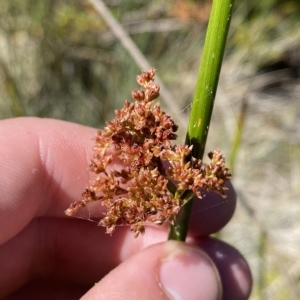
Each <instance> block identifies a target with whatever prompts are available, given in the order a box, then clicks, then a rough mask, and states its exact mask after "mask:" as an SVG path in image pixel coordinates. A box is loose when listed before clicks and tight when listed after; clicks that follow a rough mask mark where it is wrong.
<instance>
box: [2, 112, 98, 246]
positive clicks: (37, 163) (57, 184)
mask: <svg viewBox="0 0 300 300" xmlns="http://www.w3.org/2000/svg"><path fill="white" fill-rule="evenodd" d="M94 135H95V129H92V128H87V127H84V126H80V125H76V124H71V123H67V122H62V121H55V120H45V119H37V118H18V119H10V120H4V121H1V122H0V144H1V147H0V165H1V173H0V190H1V197H0V215H1V218H0V245H1V244H2V243H4V242H5V241H6V240H8V239H10V238H11V237H12V236H14V235H15V234H16V233H18V232H19V231H20V230H21V229H22V228H24V227H25V226H26V225H27V224H28V223H29V222H30V221H31V219H32V218H33V217H34V216H42V215H48V216H60V217H62V216H63V215H64V213H63V212H64V210H65V209H66V208H67V207H68V205H69V204H70V202H72V201H74V200H76V199H78V198H79V197H80V195H81V192H82V190H83V189H84V187H85V186H86V184H87V182H88V180H89V173H88V171H87V164H88V156H90V153H89V152H90V151H91V145H92V138H93V136H94ZM88 153H89V154H88Z"/></svg>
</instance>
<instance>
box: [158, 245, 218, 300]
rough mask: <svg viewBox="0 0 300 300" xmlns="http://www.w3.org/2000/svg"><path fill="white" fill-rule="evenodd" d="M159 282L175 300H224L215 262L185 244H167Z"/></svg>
mask: <svg viewBox="0 0 300 300" xmlns="http://www.w3.org/2000/svg"><path fill="white" fill-rule="evenodd" d="M166 252H167V255H166V257H165V258H164V259H163V260H162V261H161V266H160V270H159V280H160V284H161V287H162V289H163V290H164V291H165V293H166V294H167V295H168V296H169V298H170V299H172V300H201V299H205V300H218V299H221V285H220V277H219V274H218V272H217V269H216V268H215V266H214V264H213V263H212V261H211V259H210V258H209V257H208V256H207V254H205V253H204V252H202V251H200V250H199V249H197V248H194V247H191V246H188V245H186V244H184V243H181V242H174V241H169V242H168V243H166Z"/></svg>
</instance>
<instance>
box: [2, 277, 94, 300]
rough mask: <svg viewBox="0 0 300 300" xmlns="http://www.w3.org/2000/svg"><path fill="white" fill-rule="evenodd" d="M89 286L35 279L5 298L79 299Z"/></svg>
mask: <svg viewBox="0 0 300 300" xmlns="http://www.w3.org/2000/svg"><path fill="white" fill-rule="evenodd" d="M90 288H91V286H88V287H85V286H78V284H68V283H66V282H55V281H53V282H51V281H49V280H46V279H40V280H35V281H32V282H30V283H29V284H27V285H26V286H24V287H22V288H20V289H19V290H18V291H16V292H15V293H13V294H11V295H9V296H8V297H6V298H5V300H20V299H43V300H53V299H79V298H80V297H81V296H82V295H83V294H85V293H86V292H87V291H88V290H89V289H90Z"/></svg>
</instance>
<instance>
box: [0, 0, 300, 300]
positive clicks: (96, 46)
mask: <svg viewBox="0 0 300 300" xmlns="http://www.w3.org/2000/svg"><path fill="white" fill-rule="evenodd" d="M103 4H105V5H106V7H107V8H108V11H105V10H104V11H103V9H102V8H103ZM97 5H98V6H97ZM99 5H100V6H99ZM105 5H104V8H105ZM100 7H102V8H101V9H100ZM210 7H211V1H209V0H198V1H197V0H194V1H193V0H185V1H184V0H168V1H158V0H153V1H142V0H106V1H100V0H94V1H91V2H89V1H88V0H86V1H84V0H73V1H71V0H69V1H68V0H52V1H45V0H35V1H33V0H11V1H4V0H2V1H1V5H0V119H5V118H12V117H19V116H37V117H42V118H57V119H63V120H68V121H72V122H76V123H80V124H84V125H88V126H93V127H98V128H101V127H103V125H104V124H105V121H107V120H109V119H111V118H112V117H113V115H114V109H116V108H121V107H122V105H123V102H124V100H125V99H129V100H130V92H131V90H132V89H133V88H137V87H138V86H137V84H136V81H135V78H136V75H137V74H139V73H140V71H141V69H143V68H144V67H143V63H144V65H145V63H146V64H147V63H148V65H150V66H154V67H155V68H156V69H157V74H158V76H159V77H160V79H161V80H162V82H163V83H164V85H165V86H166V89H167V91H168V92H166V95H164V96H163V97H161V103H162V105H163V107H164V109H165V110H166V111H167V112H168V113H169V114H171V115H172V116H173V117H174V119H176V121H177V122H178V123H179V124H182V125H183V126H182V127H181V131H180V137H179V142H180V143H183V142H184V137H185V130H186V126H187V120H188V115H189V111H190V106H191V101H192V96H193V91H194V87H195V82H196V76H197V73H198V67H199V59H200V57H201V51H202V46H203V41H204V36H205V30H206V26H207V21H208V18H209V12H210ZM117 30H119V33H120V32H121V33H120V34H119V36H116V34H115V32H116V31H117ZM120 30H121V31H120ZM126 33H128V34H129V36H130V38H131V42H132V44H131V46H130V47H128V46H127V48H126V47H124V39H125V40H126V37H128V36H127V34H126ZM132 45H133V46H134V47H136V48H134V47H133V48H132ZM136 49H137V50H138V51H140V52H141V53H143V55H144V56H145V57H144V58H143V59H144V60H142V62H141V59H139V52H136ZM299 100H300V2H299V1H298V0H244V1H236V4H235V8H234V14H233V18H232V23H231V28H230V32H229V37H228V44H227V48H226V53H225V57H224V64H223V67H222V74H221V77H220V85H219V88H218V93H217V97H216V103H215V109H214V113H213V117H212V123H211V127H210V131H209V137H208V144H207V148H206V149H207V151H206V152H208V151H209V150H213V149H215V148H220V149H221V150H222V152H223V153H224V154H225V155H226V157H227V161H228V163H229V165H230V166H231V168H232V169H233V174H234V177H233V182H234V185H235V187H236V190H237V193H238V206H237V211H236V214H235V216H234V218H233V220H232V222H231V223H230V224H229V225H228V226H227V227H226V228H225V229H224V230H222V231H221V232H220V233H218V234H217V235H218V237H219V238H221V239H223V240H224V241H226V242H228V243H232V244H233V245H234V246H235V247H236V248H237V249H238V250H239V251H240V252H241V253H242V254H243V255H244V256H245V257H246V258H247V260H248V262H249V264H250V267H251V270H252V273H253V277H254V288H253V292H252V295H251V300H254V299H272V300H279V299H283V300H289V299H295V300H298V299H300V201H299V200H300V183H299V181H300V147H299V146H300V102H299ZM170 101H171V104H170ZM199 217H201V215H199ZM217 217H218V216H216V218H217Z"/></svg>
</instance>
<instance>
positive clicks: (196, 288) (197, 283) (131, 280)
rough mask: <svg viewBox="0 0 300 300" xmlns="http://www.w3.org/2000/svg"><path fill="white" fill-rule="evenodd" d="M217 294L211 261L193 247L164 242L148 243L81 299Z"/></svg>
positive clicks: (188, 299)
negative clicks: (150, 244) (151, 244)
mask: <svg viewBox="0 0 300 300" xmlns="http://www.w3.org/2000/svg"><path fill="white" fill-rule="evenodd" d="M145 295H147V297H145ZM220 297H221V285H220V278H219V275H218V272H217V270H216V268H215V266H214V264H213V263H212V260H211V259H210V258H209V257H208V256H207V255H206V254H205V253H204V252H202V251H200V250H199V249H197V248H195V247H192V246H189V245H187V244H185V243H181V242H174V241H168V242H165V243H160V244H156V245H153V246H150V247H148V248H146V249H144V250H143V251H141V252H139V253H137V254H136V255H134V256H132V257H131V258H129V259H128V260H127V261H125V262H124V263H122V264H120V265H119V266H118V267H117V268H115V269H114V270H113V271H112V272H110V273H109V274H108V275H107V276H106V277H104V278H103V279H102V280H101V281H100V282H99V283H98V284H96V285H95V286H94V287H93V288H92V289H91V290H90V291H89V292H88V293H87V294H85V295H84V296H83V298H82V299H83V300H90V299H122V300H126V299H131V300H132V299H155V300H157V299H158V300H159V299H161V300H167V299H177V300H181V299H182V300H196V299H197V300H204V299H205V300H210V299H211V300H217V299H220Z"/></svg>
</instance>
